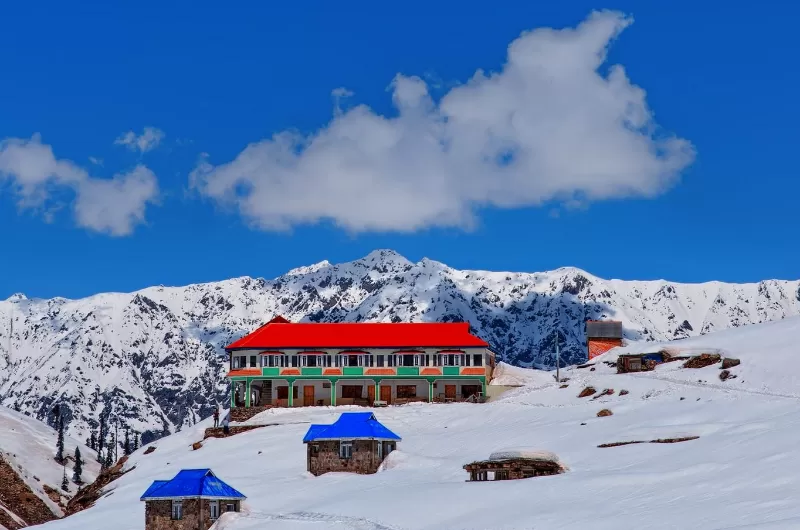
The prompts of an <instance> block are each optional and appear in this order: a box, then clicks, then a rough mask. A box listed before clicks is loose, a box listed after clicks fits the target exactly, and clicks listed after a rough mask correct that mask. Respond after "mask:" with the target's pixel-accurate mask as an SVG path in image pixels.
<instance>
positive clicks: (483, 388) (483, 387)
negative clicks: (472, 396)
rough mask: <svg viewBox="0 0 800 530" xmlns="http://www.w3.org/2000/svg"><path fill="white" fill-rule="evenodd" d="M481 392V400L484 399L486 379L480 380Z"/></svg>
mask: <svg viewBox="0 0 800 530" xmlns="http://www.w3.org/2000/svg"><path fill="white" fill-rule="evenodd" d="M481 392H482V393H483V399H486V378H485V377H482V378H481Z"/></svg>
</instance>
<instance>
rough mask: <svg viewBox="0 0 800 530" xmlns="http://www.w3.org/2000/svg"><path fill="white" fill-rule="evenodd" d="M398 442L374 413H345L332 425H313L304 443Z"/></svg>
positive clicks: (397, 437) (304, 438)
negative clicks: (334, 441)
mask: <svg viewBox="0 0 800 530" xmlns="http://www.w3.org/2000/svg"><path fill="white" fill-rule="evenodd" d="M343 439H344V440H397V441H400V439H401V438H400V437H399V436H397V435H396V434H395V433H393V432H392V431H390V430H389V429H387V428H386V427H385V426H383V424H381V422H379V421H378V420H377V419H376V418H375V415H374V414H373V413H372V412H345V413H342V415H341V416H339V419H338V420H336V422H335V423H333V424H331V425H311V426H310V427H309V428H308V432H307V433H306V435H305V436H304V437H303V443H308V442H314V441H319V440H343Z"/></svg>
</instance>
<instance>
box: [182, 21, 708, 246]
mask: <svg viewBox="0 0 800 530" xmlns="http://www.w3.org/2000/svg"><path fill="white" fill-rule="evenodd" d="M631 22H632V20H631V19H630V18H627V17H625V16H623V15H622V14H620V13H616V12H607V11H605V12H596V13H593V14H591V15H590V16H589V17H588V18H587V19H586V20H585V21H584V22H583V23H581V24H580V25H579V26H577V27H576V28H568V29H562V30H554V29H549V28H541V29H536V30H533V31H531V32H527V33H524V34H522V35H521V36H520V37H519V38H517V39H516V40H515V41H513V42H512V43H511V44H510V45H509V47H508V57H507V61H506V63H505V65H504V66H503V68H502V70H501V71H499V72H497V73H491V74H485V73H484V72H482V71H477V72H476V73H475V75H474V76H473V77H472V78H471V79H470V80H469V81H468V82H467V83H465V84H463V85H460V86H456V87H455V88H452V89H451V90H449V92H447V93H446V94H445V95H444V96H443V97H442V98H441V99H440V100H439V101H434V100H433V98H432V97H431V96H430V94H429V91H428V85H427V84H426V83H425V82H424V81H423V80H422V79H420V78H418V77H409V76H405V75H402V74H398V75H397V76H396V77H395V79H394V80H393V82H392V85H391V87H390V88H391V90H392V96H393V102H394V104H395V106H396V108H397V115H396V116H392V117H387V116H382V115H379V114H376V113H375V112H374V111H373V110H372V109H370V108H368V107H367V106H364V105H360V106H355V107H353V108H351V109H349V110H347V111H337V110H336V109H335V111H334V117H333V119H332V120H331V121H330V122H329V123H328V124H327V125H326V126H325V127H323V128H321V129H320V130H318V131H316V132H315V133H314V134H311V135H308V136H305V135H301V134H298V133H295V132H289V131H285V132H280V133H277V134H275V135H274V136H273V137H272V138H269V139H264V140H262V141H259V142H257V143H253V144H250V145H249V146H247V147H246V148H245V149H244V150H243V151H242V152H241V153H240V154H239V155H238V156H237V157H236V158H235V159H234V160H232V161H230V162H228V163H225V164H222V165H218V166H214V165H212V164H211V163H210V162H209V159H208V158H204V159H202V160H201V161H200V163H199V164H198V166H197V167H196V168H195V169H194V171H193V172H192V174H191V176H190V184H191V186H192V187H193V188H194V189H196V190H198V191H199V192H200V193H201V194H202V195H205V196H207V197H210V198H212V199H214V200H215V201H217V202H218V203H220V204H223V205H227V206H230V207H233V208H236V209H238V211H239V212H240V213H241V214H242V215H243V216H244V217H245V218H247V219H248V220H249V221H250V222H252V224H253V225H255V226H257V227H260V228H262V229H267V230H282V229H287V228H289V227H291V226H292V225H295V224H301V223H314V222H317V221H319V220H325V219H327V220H332V221H333V222H335V223H336V224H338V225H339V226H341V227H344V228H345V229H347V230H349V231H352V232H361V231H414V230H418V229H422V228H425V227H430V226H458V227H464V228H469V227H470V226H472V225H473V224H474V222H475V212H476V210H477V209H479V208H481V207H487V206H494V207H500V208H517V207H525V206H536V205H540V204H542V203H543V202H546V201H551V200H556V201H563V202H564V203H571V204H576V203H581V204H585V203H588V202H591V201H598V200H603V199H611V198H622V197H653V196H655V195H657V194H659V193H661V192H663V191H664V190H666V189H667V188H669V187H670V186H671V185H673V184H674V183H675V182H676V181H677V179H678V178H679V176H680V172H681V171H682V170H683V169H684V168H686V167H687V166H688V165H689V164H691V163H692V161H693V159H694V149H693V147H692V145H691V144H690V143H689V142H688V141H686V140H683V139H680V138H677V137H675V136H671V135H667V134H664V133H663V132H662V131H659V130H658V128H657V127H656V124H655V123H654V121H653V115H652V113H651V111H650V110H649V109H648V107H647V105H646V103H645V92H644V90H642V89H641V88H639V87H637V86H635V85H633V84H632V83H631V82H630V81H629V80H628V78H627V76H626V74H625V71H624V69H623V68H622V66H619V65H614V66H611V67H610V68H609V69H608V72H607V73H606V74H603V73H600V72H599V68H600V67H601V66H602V65H603V64H604V62H605V61H606V51H607V48H608V46H609V44H610V43H611V41H612V40H613V39H615V38H616V37H617V36H618V34H619V33H620V32H621V31H622V30H623V29H625V28H626V27H627V26H628V25H629V24H630V23H631ZM347 95H349V93H348V92H347V91H345V90H343V89H337V90H336V91H334V93H333V96H334V98H335V99H336V100H337V102H338V100H339V99H340V98H341V97H343V96H347ZM337 109H338V107H337Z"/></svg>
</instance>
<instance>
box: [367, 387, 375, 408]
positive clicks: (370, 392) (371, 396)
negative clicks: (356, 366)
mask: <svg viewBox="0 0 800 530" xmlns="http://www.w3.org/2000/svg"><path fill="white" fill-rule="evenodd" d="M367 399H368V400H369V406H370V407H371V406H372V404H373V403H375V385H369V386H368V387H367Z"/></svg>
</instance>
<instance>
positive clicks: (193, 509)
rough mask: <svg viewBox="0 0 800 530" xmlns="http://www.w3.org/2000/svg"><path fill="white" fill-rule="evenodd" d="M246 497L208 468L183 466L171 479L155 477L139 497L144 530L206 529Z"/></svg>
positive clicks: (233, 510)
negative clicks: (141, 505)
mask: <svg viewBox="0 0 800 530" xmlns="http://www.w3.org/2000/svg"><path fill="white" fill-rule="evenodd" d="M245 498H246V497H245V496H244V495H243V494H242V493H240V492H239V491H237V490H235V489H234V488H232V487H230V486H228V485H227V484H225V483H224V482H223V481H221V480H220V479H218V478H217V477H216V476H215V475H214V473H213V472H212V471H211V470H210V469H184V470H182V471H181V472H179V473H178V474H177V475H175V477H173V478H172V480H156V481H154V482H153V484H151V485H150V487H149V488H147V491H145V492H144V494H143V495H142V497H141V499H140V500H142V501H144V503H145V525H144V528H145V530H207V529H208V528H211V526H212V525H213V524H214V523H215V522H216V521H217V519H219V517H220V516H221V515H222V514H224V513H226V512H238V511H240V510H241V503H242V501H243V500H244V499H245Z"/></svg>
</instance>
